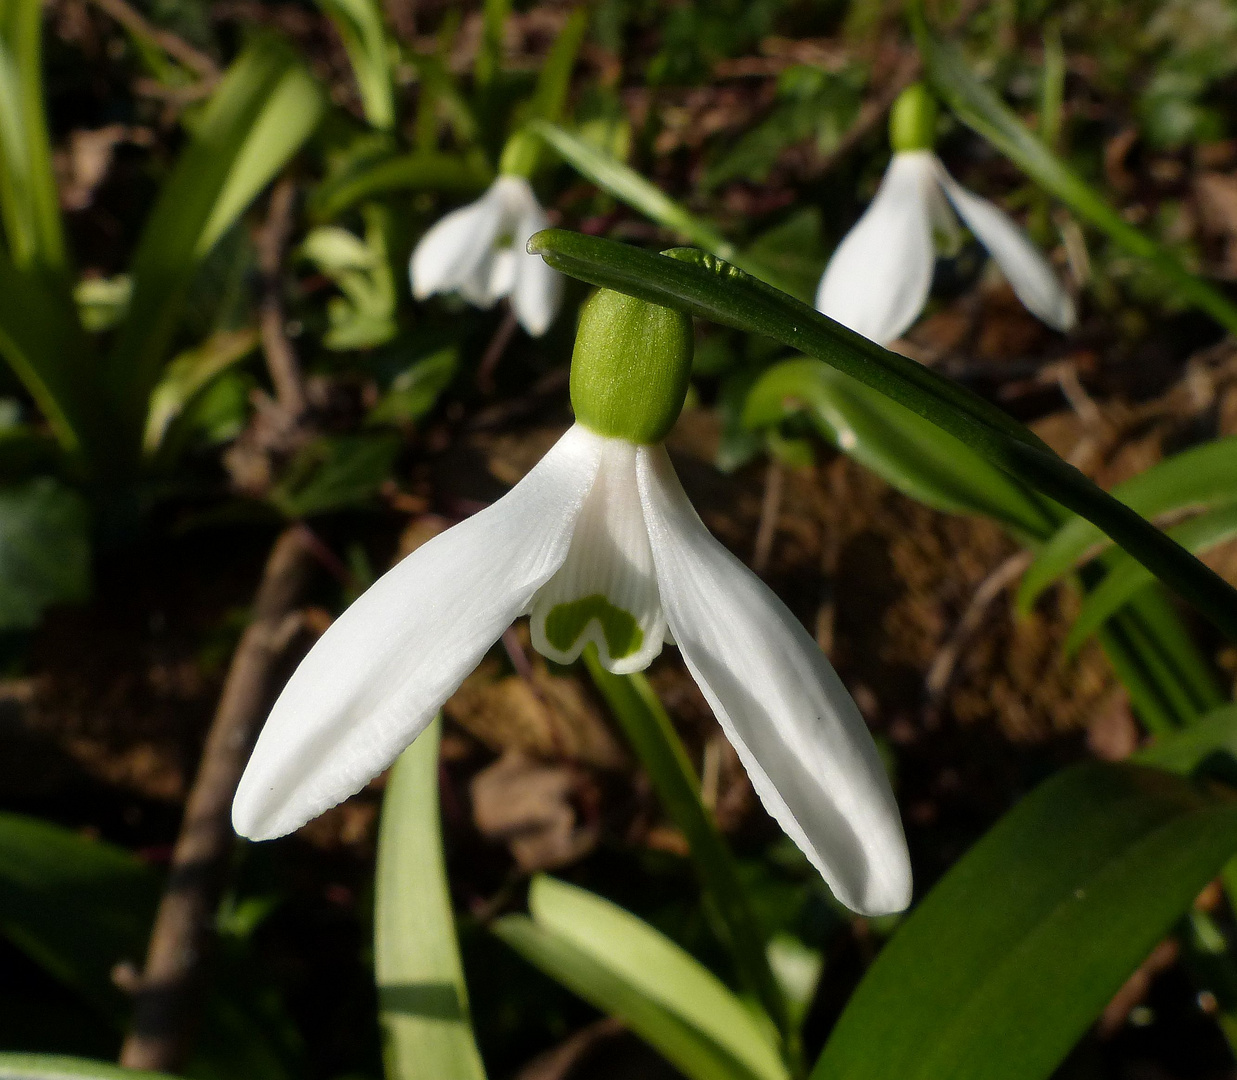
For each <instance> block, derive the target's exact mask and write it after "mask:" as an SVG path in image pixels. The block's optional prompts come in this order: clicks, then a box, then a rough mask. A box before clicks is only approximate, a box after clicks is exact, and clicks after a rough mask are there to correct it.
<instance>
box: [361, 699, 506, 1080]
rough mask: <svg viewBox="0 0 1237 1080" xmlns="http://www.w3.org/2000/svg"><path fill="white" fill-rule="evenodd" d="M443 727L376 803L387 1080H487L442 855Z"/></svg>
mask: <svg viewBox="0 0 1237 1080" xmlns="http://www.w3.org/2000/svg"><path fill="white" fill-rule="evenodd" d="M441 724H442V721H441V720H435V721H434V723H433V724H432V725H431V727H430V728H429V729H428V730H427V731H425V732H423V733H422V734H421V736H420V737H419V738H418V739H417V740H416V742H414V743H413V744H412V746H411V747H410V748H409V749H408V750H406V751H405V752H404V754H403V756H402V757H401V758H400V759H399V760H398V761H397V762H396V764H395V767H394V769H393V770H392V772H391V777H390V780H389V781H388V783H387V791H386V797H385V798H384V800H383V806H382V822H381V826H380V829H379V834H378V870H377V876H376V878H375V901H374V974H375V978H376V981H377V985H378V1007H379V1018H380V1020H381V1023H382V1029H383V1033H384V1036H385V1046H384V1055H383V1056H384V1060H385V1063H386V1075H387V1080H426V1078H428V1077H433V1078H434V1080H485V1068H484V1066H483V1065H482V1064H481V1055H480V1054H479V1053H478V1051H477V1044H476V1041H475V1039H474V1038H473V1034H472V1025H471V1022H470V1020H469V1013H468V989H467V987H466V986H465V984H464V971H463V968H462V966H461V964H460V956H459V945H458V943H457V940H456V934H455V918H454V915H453V914H452V911H451V894H450V889H449V886H448V884H447V876H446V866H445V864H444V861H443V854H442V830H441V826H440V822H439V813H438V740H439V732H440V729H441Z"/></svg>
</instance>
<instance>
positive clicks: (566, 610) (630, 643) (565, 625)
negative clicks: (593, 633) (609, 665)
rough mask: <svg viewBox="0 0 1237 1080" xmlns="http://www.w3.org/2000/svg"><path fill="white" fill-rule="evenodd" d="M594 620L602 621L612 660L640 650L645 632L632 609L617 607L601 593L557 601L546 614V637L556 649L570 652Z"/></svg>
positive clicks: (602, 630) (602, 628)
mask: <svg viewBox="0 0 1237 1080" xmlns="http://www.w3.org/2000/svg"><path fill="white" fill-rule="evenodd" d="M593 619H596V620H597V622H598V623H600V624H601V632H602V634H604V635H605V638H606V648H607V649H608V650H609V652H610V659H612V660H621V659H622V658H623V657H625V656H631V654H632V653H635V652H639V651H640V646H641V645H642V644H643V643H644V631H643V630H641V629H640V626H639V624H638V623H637V622H636V620H635V618H634V617H633V616H632V615H631V613H630V612H628V611H624V610H623V609H622V608H618V607H615V606H614V605H613V604H612V603H610V601H609V600H607V599H606V598H605V597H604V596H602V594H601V593H594V594H593V595H592V596H585V597H582V598H581V599H579V600H573V601H571V603H569V604H555V605H554V607H552V608H551V609H550V613H549V614H548V615H547V616H546V617H545V636H546V640H547V641H548V642H549V643H550V644H551V645H553V646H554V647H555V648H556V649H559V650H561V651H562V652H570V651H571V647H572V646H573V645H574V644H575V643H576V642H577V641H578V640H579V638H580V635H581V634H583V633H584V631H585V628H586V627H587V626H588V624H589V623H590V622H591V621H592V620H593Z"/></svg>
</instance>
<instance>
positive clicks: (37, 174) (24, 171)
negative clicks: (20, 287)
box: [0, 0, 68, 276]
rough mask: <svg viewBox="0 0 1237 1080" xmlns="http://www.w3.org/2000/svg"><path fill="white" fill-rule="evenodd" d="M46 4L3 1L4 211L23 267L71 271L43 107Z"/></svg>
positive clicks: (0, 127) (0, 135) (0, 146)
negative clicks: (33, 266)
mask: <svg viewBox="0 0 1237 1080" xmlns="http://www.w3.org/2000/svg"><path fill="white" fill-rule="evenodd" d="M42 65H43V5H42V4H41V3H40V2H39V0H4V2H3V3H0V214H2V216H3V220H4V224H5V231H6V233H7V234H8V241H9V253H10V256H11V258H12V259H13V261H14V262H15V263H16V264H17V265H18V266H19V267H22V268H26V267H29V266H31V265H37V266H39V267H41V268H42V269H43V270H44V271H51V272H55V273H57V274H59V275H63V276H67V274H68V256H67V252H66V249H65V245H64V230H63V227H62V225H61V221H60V202H59V198H58V195H57V191H56V178H55V174H54V173H53V172H52V160H51V149H50V145H49V143H48V138H47V119H46V116H45V114H44V110H43V69H42Z"/></svg>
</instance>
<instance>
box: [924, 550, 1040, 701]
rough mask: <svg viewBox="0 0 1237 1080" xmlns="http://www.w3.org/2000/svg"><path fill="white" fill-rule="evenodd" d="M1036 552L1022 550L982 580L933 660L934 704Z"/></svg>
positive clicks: (931, 695) (930, 691) (930, 674)
mask: <svg viewBox="0 0 1237 1080" xmlns="http://www.w3.org/2000/svg"><path fill="white" fill-rule="evenodd" d="M1032 555H1033V553H1032V552H1030V551H1019V552H1018V553H1016V554H1014V555H1011V556H1010V557H1009V558H1008V559H1006V560H1005V561H1004V562H1003V563H1001V565H1000V566H998V567H997V568H996V569H995V570H993V571H992V573H990V574H989V575H988V576H987V577H986V578H984V580H983V581H982V582H980V584H979V588H978V589H976V590H975V595H974V596H972V597H971V602H970V603H969V604H968V605H967V608H966V611H964V612H963V613H962V618H961V619H959V620H958V623H957V625H956V626H955V627H954V629H953V633H952V634H950V635H949V638H948V640H947V641H946V642H945V644H944V645H942V646H941V647H940V648H939V649H938V650H937V653H936V656H935V657H934V658H933V660H932V667H931V668H929V670H928V676H927V678H926V679H925V680H924V682H925V684H926V686H927V690H928V699H929V701H931V702H932V703H933V704H935V703H937V702H939V701H940V700H941V698H942V697H943V696H944V694H945V691H946V690H948V689H949V684H950V683H951V682H952V681H953V674H954V671H955V670H956V669H957V666H958V658H959V657H960V656H961V655H962V650H963V649H964V648H965V647H966V646H967V644H969V642H970V641H971V639H972V638H973V637H974V636H975V634H976V633H977V632H978V630H979V628H980V626H982V625H983V621H984V616H985V615H986V614H987V613H988V608H989V606H990V605H991V604H992V602H993V601H994V600H995V599H996V598H997V597H998V596H1000V595H1001V593H1002V592H1004V591H1005V590H1006V589H1007V588H1008V587H1009V586H1010V585H1012V584H1013V583H1014V581H1015V580H1016V579H1017V578H1018V576H1019V575H1020V574H1021V573H1022V572H1023V571H1024V570H1025V569H1026V568H1027V567H1028V566H1030V565H1031V558H1032Z"/></svg>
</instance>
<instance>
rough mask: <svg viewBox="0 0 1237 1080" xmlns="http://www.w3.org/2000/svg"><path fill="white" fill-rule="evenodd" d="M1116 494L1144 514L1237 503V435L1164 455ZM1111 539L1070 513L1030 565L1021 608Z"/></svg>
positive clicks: (1020, 592) (1019, 600) (1025, 608)
mask: <svg viewBox="0 0 1237 1080" xmlns="http://www.w3.org/2000/svg"><path fill="white" fill-rule="evenodd" d="M1112 495H1113V498H1115V499H1120V500H1121V502H1123V503H1125V505H1126V506H1128V507H1129V508H1130V509H1131V510H1134V511H1135V512H1137V513H1139V514H1141V515H1142V516H1143V517H1146V518H1154V517H1158V516H1160V515H1162V514H1172V513H1177V512H1179V511H1184V510H1203V509H1209V508H1212V507H1217V506H1224V505H1226V504H1228V503H1234V502H1237V436H1232V435H1230V436H1228V437H1227V438H1223V439H1215V440H1213V441H1211V442H1206V443H1203V444H1201V445H1200V446H1194V447H1191V448H1190V449H1189V450H1183V451H1182V452H1181V453H1179V454H1174V455H1173V456H1172V457H1169V458H1165V459H1164V460H1163V461H1161V462H1158V463H1157V464H1155V465H1153V466H1151V468H1149V469H1147V470H1146V471H1144V472H1140V473H1139V474H1138V475H1137V476H1132V477H1130V479H1129V480H1126V481H1124V482H1123V483H1120V484H1118V485H1117V486H1116V487H1114V488H1113V489H1112ZM1107 542H1108V539H1107V537H1105V535H1104V533H1103V531H1102V530H1101V529H1099V528H1098V527H1097V526H1095V525H1093V524H1092V523H1091V522H1090V521H1087V520H1086V518H1082V517H1071V518H1070V519H1069V520H1068V521H1066V522H1065V523H1064V524H1063V525H1062V526H1061V527H1060V529H1058V530H1057V532H1056V533H1055V534H1054V535H1053V537H1052V539H1051V540H1049V541H1048V543H1047V544H1045V545H1044V548H1043V550H1042V551H1041V552H1040V553H1039V554H1038V555H1037V556H1036V559H1035V561H1034V562H1033V563H1032V564H1031V565H1030V566H1029V567H1028V568H1027V572H1026V574H1024V575H1023V578H1022V585H1021V586H1020V587H1019V589H1018V597H1017V603H1018V609H1019V610H1020V611H1022V612H1023V613H1026V612H1028V611H1030V610H1031V605H1032V604H1034V603H1035V601H1036V599H1037V598H1038V597H1039V595H1040V593H1042V592H1043V591H1044V589H1046V588H1047V587H1048V586H1049V585H1050V584H1051V583H1052V582H1054V581H1056V580H1057V578H1059V577H1061V576H1063V575H1064V574H1068V573H1069V572H1070V571H1071V570H1073V569H1074V567H1076V566H1077V565H1078V564H1079V563H1080V562H1082V561H1084V560H1085V559H1089V558H1091V556H1092V555H1094V554H1095V553H1096V551H1097V550H1099V548H1100V547H1102V546H1103V545H1105V544H1107Z"/></svg>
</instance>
